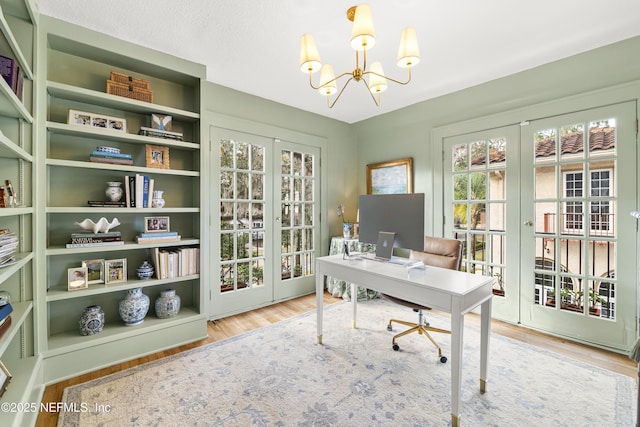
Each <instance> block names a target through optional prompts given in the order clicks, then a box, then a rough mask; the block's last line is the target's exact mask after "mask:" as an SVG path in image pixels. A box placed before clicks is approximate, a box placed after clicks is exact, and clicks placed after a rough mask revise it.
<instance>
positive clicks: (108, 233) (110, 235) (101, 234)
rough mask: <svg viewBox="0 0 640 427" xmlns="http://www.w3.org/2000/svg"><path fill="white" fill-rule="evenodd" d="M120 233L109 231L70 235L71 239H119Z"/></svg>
mask: <svg viewBox="0 0 640 427" xmlns="http://www.w3.org/2000/svg"><path fill="white" fill-rule="evenodd" d="M120 236H122V233H121V232H119V231H109V232H107V233H71V238H74V237H120Z"/></svg>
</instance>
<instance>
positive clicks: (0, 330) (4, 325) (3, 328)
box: [0, 316, 11, 338]
mask: <svg viewBox="0 0 640 427" xmlns="http://www.w3.org/2000/svg"><path fill="white" fill-rule="evenodd" d="M9 326H11V316H7V317H5V318H4V319H2V320H0V338H2V336H3V335H4V333H5V332H7V330H8V329H9Z"/></svg>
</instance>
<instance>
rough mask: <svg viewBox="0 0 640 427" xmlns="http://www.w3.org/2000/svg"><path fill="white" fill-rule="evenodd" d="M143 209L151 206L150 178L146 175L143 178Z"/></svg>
mask: <svg viewBox="0 0 640 427" xmlns="http://www.w3.org/2000/svg"><path fill="white" fill-rule="evenodd" d="M142 207H143V208H148V207H150V205H149V177H148V176H146V175H144V176H143V177H142Z"/></svg>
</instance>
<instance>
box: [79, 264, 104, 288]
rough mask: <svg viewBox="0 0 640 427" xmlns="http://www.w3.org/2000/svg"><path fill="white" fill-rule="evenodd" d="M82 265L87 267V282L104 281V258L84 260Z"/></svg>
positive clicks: (89, 283)
mask: <svg viewBox="0 0 640 427" xmlns="http://www.w3.org/2000/svg"><path fill="white" fill-rule="evenodd" d="M82 266H83V267H86V268H87V284H88V285H96V284H99V283H104V260H103V259H92V260H87V261H82Z"/></svg>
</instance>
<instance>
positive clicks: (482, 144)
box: [450, 137, 507, 296]
mask: <svg viewBox="0 0 640 427" xmlns="http://www.w3.org/2000/svg"><path fill="white" fill-rule="evenodd" d="M451 150H452V151H451V156H452V163H453V164H452V173H453V174H452V177H453V180H452V184H451V185H453V192H452V193H453V197H452V199H453V203H452V205H451V207H450V209H452V212H451V213H452V217H453V233H454V238H456V239H459V240H462V241H463V243H464V246H463V248H464V256H463V262H462V269H464V270H466V271H469V272H471V273H474V274H484V275H494V276H496V278H497V280H496V285H495V286H494V294H496V295H499V296H504V295H505V293H504V280H503V279H504V277H505V276H504V274H505V271H506V270H505V268H506V266H505V262H506V260H505V258H506V257H505V254H506V241H505V235H506V210H507V201H506V188H507V176H506V167H507V157H506V156H507V139H506V138H504V137H497V138H490V139H486V140H476V141H469V142H468V143H466V144H457V145H454V146H453V147H452V148H451Z"/></svg>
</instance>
